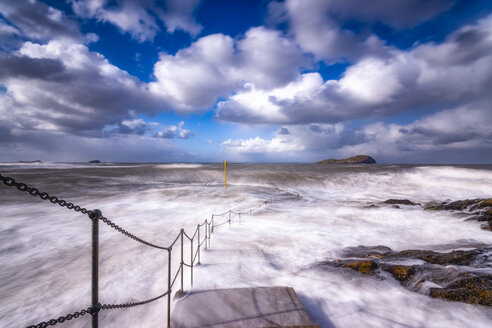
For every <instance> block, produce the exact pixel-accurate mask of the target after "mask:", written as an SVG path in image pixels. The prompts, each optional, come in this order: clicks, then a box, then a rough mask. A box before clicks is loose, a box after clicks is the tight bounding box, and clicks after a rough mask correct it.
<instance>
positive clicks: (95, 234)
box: [90, 210, 102, 328]
mask: <svg viewBox="0 0 492 328" xmlns="http://www.w3.org/2000/svg"><path fill="white" fill-rule="evenodd" d="M101 217H102V213H101V211H100V210H94V211H92V215H91V217H90V218H91V221H92V274H91V275H92V310H93V312H92V313H91V315H92V328H97V327H98V324H99V309H100V304H99V219H100V218H101Z"/></svg>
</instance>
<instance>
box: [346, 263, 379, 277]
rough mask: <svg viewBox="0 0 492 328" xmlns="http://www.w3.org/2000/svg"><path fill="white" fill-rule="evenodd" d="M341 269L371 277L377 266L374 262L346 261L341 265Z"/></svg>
mask: <svg viewBox="0 0 492 328" xmlns="http://www.w3.org/2000/svg"><path fill="white" fill-rule="evenodd" d="M342 267H343V268H350V269H352V270H355V271H358V272H360V273H362V274H365V275H368V276H373V275H374V270H375V269H377V268H378V265H377V264H376V263H375V262H374V261H348V262H345V263H344V264H342Z"/></svg>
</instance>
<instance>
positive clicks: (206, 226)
mask: <svg viewBox="0 0 492 328" xmlns="http://www.w3.org/2000/svg"><path fill="white" fill-rule="evenodd" d="M203 228H204V229H205V239H204V240H205V249H207V230H208V220H205V225H204V226H203Z"/></svg>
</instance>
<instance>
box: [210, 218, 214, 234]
mask: <svg viewBox="0 0 492 328" xmlns="http://www.w3.org/2000/svg"><path fill="white" fill-rule="evenodd" d="M210 222H211V224H212V233H213V232H214V215H213V214H212V218H211V219H210Z"/></svg>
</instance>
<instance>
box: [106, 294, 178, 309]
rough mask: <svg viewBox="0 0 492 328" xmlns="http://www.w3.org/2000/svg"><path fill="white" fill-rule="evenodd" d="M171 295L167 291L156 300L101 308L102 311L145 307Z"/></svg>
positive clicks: (108, 305) (155, 298)
mask: <svg viewBox="0 0 492 328" xmlns="http://www.w3.org/2000/svg"><path fill="white" fill-rule="evenodd" d="M169 293H170V291H166V292H165V293H164V294H162V295H159V296H157V297H154V298H150V299H148V300H145V301H140V302H132V303H123V304H103V305H102V306H101V310H113V309H127V308H131V307H134V306H139V305H144V304H148V303H151V302H153V301H157V300H158V299H160V298H163V297H164V296H166V295H168V294H169Z"/></svg>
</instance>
